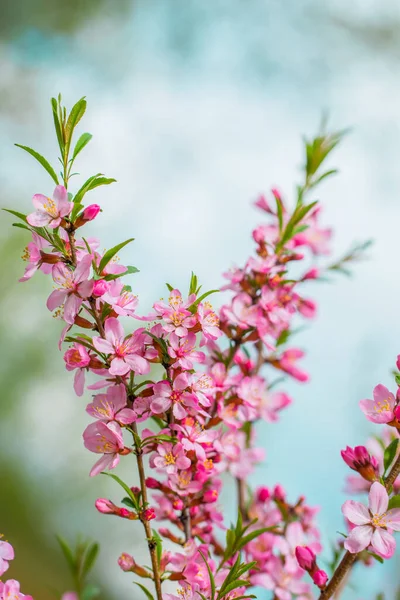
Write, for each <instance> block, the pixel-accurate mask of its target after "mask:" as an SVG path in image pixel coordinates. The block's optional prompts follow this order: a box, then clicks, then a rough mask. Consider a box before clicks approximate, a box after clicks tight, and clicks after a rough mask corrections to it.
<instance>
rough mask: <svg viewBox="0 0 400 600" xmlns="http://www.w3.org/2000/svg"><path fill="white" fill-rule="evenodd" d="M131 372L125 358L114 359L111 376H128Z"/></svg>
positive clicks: (110, 371)
mask: <svg viewBox="0 0 400 600" xmlns="http://www.w3.org/2000/svg"><path fill="white" fill-rule="evenodd" d="M129 370H130V367H129V365H128V363H126V362H125V361H124V359H123V358H118V357H116V358H113V359H112V361H111V366H110V369H109V373H110V375H126V373H127V372H128V371H129Z"/></svg>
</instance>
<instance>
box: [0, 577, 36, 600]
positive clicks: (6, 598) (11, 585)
mask: <svg viewBox="0 0 400 600" xmlns="http://www.w3.org/2000/svg"><path fill="white" fill-rule="evenodd" d="M23 598H25V600H33V598H32V596H27V595H26V594H22V593H21V592H20V584H19V581H16V580H15V579H9V580H8V581H6V582H4V583H3V582H2V581H0V600H22V599H23Z"/></svg>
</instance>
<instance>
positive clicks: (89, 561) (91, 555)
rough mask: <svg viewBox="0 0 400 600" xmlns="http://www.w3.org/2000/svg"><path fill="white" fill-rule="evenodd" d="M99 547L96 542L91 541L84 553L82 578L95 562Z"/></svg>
mask: <svg viewBox="0 0 400 600" xmlns="http://www.w3.org/2000/svg"><path fill="white" fill-rule="evenodd" d="M99 550H100V547H99V545H98V544H97V543H96V542H93V544H91V545H90V546H89V547H88V549H87V552H86V554H85V558H84V560H83V563H82V571H81V572H82V578H85V577H86V576H87V574H88V573H89V572H90V571H91V570H92V569H93V567H94V563H95V562H96V559H97V556H98V554H99Z"/></svg>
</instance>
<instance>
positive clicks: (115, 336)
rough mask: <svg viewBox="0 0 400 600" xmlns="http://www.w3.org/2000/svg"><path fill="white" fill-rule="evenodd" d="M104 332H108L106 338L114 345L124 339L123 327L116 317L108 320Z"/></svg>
mask: <svg viewBox="0 0 400 600" xmlns="http://www.w3.org/2000/svg"><path fill="white" fill-rule="evenodd" d="M104 330H105V332H106V338H107V339H108V341H109V342H111V343H112V344H113V345H115V344H116V342H117V341H118V340H120V339H121V338H123V337H124V330H123V328H122V325H121V323H120V322H119V321H118V319H116V318H115V317H110V318H109V319H107V321H106V322H105V325H104Z"/></svg>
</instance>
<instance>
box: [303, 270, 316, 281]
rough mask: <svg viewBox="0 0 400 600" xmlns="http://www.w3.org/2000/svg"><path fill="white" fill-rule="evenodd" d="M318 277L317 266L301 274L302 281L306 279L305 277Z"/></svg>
mask: <svg viewBox="0 0 400 600" xmlns="http://www.w3.org/2000/svg"><path fill="white" fill-rule="evenodd" d="M318 277H319V270H318V269H317V268H315V267H314V268H312V269H310V270H309V271H307V273H306V274H305V275H303V281H306V280H307V279H318Z"/></svg>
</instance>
